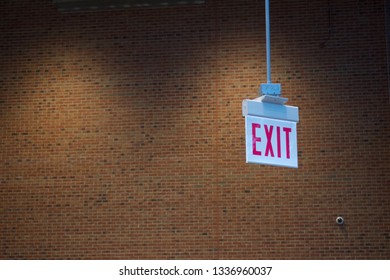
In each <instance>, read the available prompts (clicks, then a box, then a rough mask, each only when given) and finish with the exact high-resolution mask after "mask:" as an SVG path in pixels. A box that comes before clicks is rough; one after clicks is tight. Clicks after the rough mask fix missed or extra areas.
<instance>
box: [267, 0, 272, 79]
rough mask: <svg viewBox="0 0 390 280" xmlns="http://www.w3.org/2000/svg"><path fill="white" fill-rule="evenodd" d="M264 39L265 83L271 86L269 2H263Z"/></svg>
mask: <svg viewBox="0 0 390 280" xmlns="http://www.w3.org/2000/svg"><path fill="white" fill-rule="evenodd" d="M265 37H266V45H267V46H266V49H267V83H268V84H271V83H272V80H271V31H270V19H269V0H265Z"/></svg>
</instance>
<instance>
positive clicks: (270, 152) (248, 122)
mask: <svg viewBox="0 0 390 280" xmlns="http://www.w3.org/2000/svg"><path fill="white" fill-rule="evenodd" d="M245 131H246V132H245V133H246V161H247V163H258V164H268V165H276V166H285V167H293V168H297V167H298V157H297V125H296V122H290V121H282V120H276V119H268V118H260V117H254V116H246V117H245Z"/></svg>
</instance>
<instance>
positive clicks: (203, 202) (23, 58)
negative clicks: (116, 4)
mask: <svg viewBox="0 0 390 280" xmlns="http://www.w3.org/2000/svg"><path fill="white" fill-rule="evenodd" d="M0 19H1V20H0V42H1V44H0V54H1V57H0V144H1V146H0V186H1V188H0V202H1V206H0V207H1V208H0V209H1V213H0V215H1V219H0V224H1V229H0V244H1V245H0V257H1V258H2V259H68V258H70V259H335V258H337V259H355V258H356V259H372V258H374V259H388V258H390V233H389V232H390V223H389V220H390V206H389V199H390V149H389V147H390V106H389V105H390V104H389V91H388V78H387V64H386V37H385V14H384V3H383V1H376V0H372V1H369V0H360V1H358V0H343V1H319V0H315V1H298V0H295V1H288V0H280V1H271V24H272V25H271V29H272V62H273V65H272V66H273V69H272V71H273V81H274V82H280V83H282V92H283V96H284V97H287V98H289V102H288V104H289V105H293V106H298V107H299V108H300V123H299V124H298V150H299V168H298V169H287V168H278V167H269V166H261V165H248V164H246V163H245V138H244V137H245V136H244V119H243V118H242V116H241V102H242V100H243V99H247V98H249V99H252V98H255V97H257V91H258V87H259V84H260V83H262V82H265V80H266V77H265V76H266V73H265V70H266V65H265V34H264V29H265V27H264V3H263V1H257V0H227V1H217V0H208V1H207V3H206V4H205V5H198V6H180V7H172V8H166V9H129V10H116V11H97V12H78V13H60V12H58V11H57V10H56V9H55V7H54V6H53V4H52V2H51V1H44V0H32V1H27V0H18V1H15V0H14V1H11V0H6V1H1V2H0ZM338 215H342V216H343V217H344V218H345V221H346V225H345V226H344V227H341V228H340V227H339V226H337V224H336V223H335V219H336V217H337V216H338Z"/></svg>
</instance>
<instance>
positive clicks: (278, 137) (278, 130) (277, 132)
mask: <svg viewBox="0 0 390 280" xmlns="http://www.w3.org/2000/svg"><path fill="white" fill-rule="evenodd" d="M276 138H277V146H278V158H281V157H282V147H281V146H282V143H281V141H280V126H277V127H276Z"/></svg>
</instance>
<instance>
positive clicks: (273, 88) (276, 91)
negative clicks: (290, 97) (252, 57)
mask: <svg viewBox="0 0 390 280" xmlns="http://www.w3.org/2000/svg"><path fill="white" fill-rule="evenodd" d="M265 40H266V51H267V83H266V84H261V87H260V96H270V95H271V96H272V97H275V98H271V99H270V98H267V99H263V100H265V101H266V100H268V101H269V102H274V103H284V102H286V101H287V99H278V98H279V96H280V94H281V86H280V84H273V83H272V78H271V28H270V12H269V0H265ZM276 97H277V98H276Z"/></svg>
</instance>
